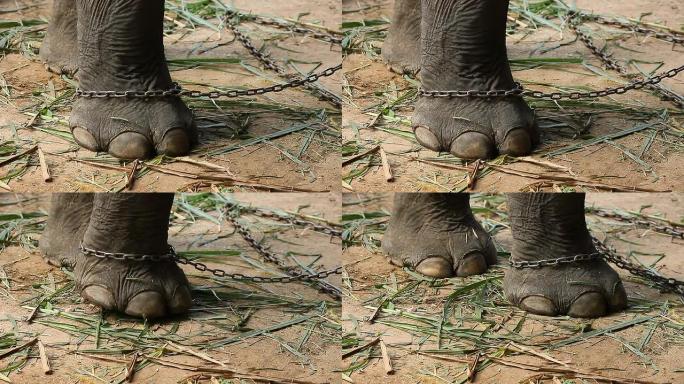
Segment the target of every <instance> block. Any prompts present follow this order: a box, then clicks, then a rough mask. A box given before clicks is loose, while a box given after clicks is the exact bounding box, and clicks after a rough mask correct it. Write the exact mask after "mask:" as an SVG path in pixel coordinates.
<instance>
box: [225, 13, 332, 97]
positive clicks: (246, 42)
mask: <svg viewBox="0 0 684 384" xmlns="http://www.w3.org/2000/svg"><path fill="white" fill-rule="evenodd" d="M226 26H227V27H228V28H229V29H230V30H231V31H232V32H233V34H234V35H235V37H236V38H237V39H238V41H239V42H240V43H242V45H243V46H244V47H245V48H246V49H247V50H248V51H249V53H250V54H251V55H252V56H253V57H254V58H255V59H257V60H258V61H259V62H260V63H261V64H263V65H264V67H266V68H268V69H270V70H272V71H274V72H276V73H277V74H279V75H281V76H283V77H285V78H291V77H292V76H293V75H291V74H289V73H287V71H286V70H285V68H283V67H282V66H281V65H280V64H278V63H277V62H276V61H275V60H273V59H272V58H271V56H270V54H268V53H265V52H262V51H260V50H259V49H257V47H255V46H254V44H253V43H252V41H251V40H250V39H249V37H248V36H247V35H245V34H244V33H242V32H241V31H240V30H239V29H238V28H237V26H236V25H235V24H233V23H231V22H230V21H226ZM339 67H340V68H342V64H340V65H339ZM301 86H303V87H304V88H306V89H308V90H310V91H313V92H315V93H317V94H318V96H319V97H320V98H321V99H323V100H327V101H329V102H331V103H332V104H333V105H335V106H336V107H338V108H339V107H341V106H342V100H341V99H340V98H339V97H338V96H337V95H335V94H333V93H331V92H329V91H327V90H325V89H321V88H319V87H316V86H315V85H313V84H310V83H306V84H302V85H301Z"/></svg>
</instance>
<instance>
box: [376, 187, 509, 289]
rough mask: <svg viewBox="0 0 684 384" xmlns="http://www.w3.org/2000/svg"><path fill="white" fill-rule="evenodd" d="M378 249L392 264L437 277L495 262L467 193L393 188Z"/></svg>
mask: <svg viewBox="0 0 684 384" xmlns="http://www.w3.org/2000/svg"><path fill="white" fill-rule="evenodd" d="M382 248H383V250H384V251H385V253H387V254H388V255H389V260H390V262H391V263H392V264H394V265H397V266H406V267H409V268H413V269H415V270H416V271H417V272H419V273H422V274H424V275H426V276H430V277H437V278H442V277H451V276H470V275H475V274H480V273H484V272H485V271H486V270H487V267H488V266H489V265H492V264H495V263H496V249H495V247H494V243H492V240H491V238H490V237H489V234H488V233H487V232H486V231H485V230H484V229H483V228H482V226H480V224H479V223H478V222H477V221H476V220H475V217H474V216H473V214H472V212H471V211H470V203H469V196H468V194H458V193H396V194H395V195H394V208H393V213H392V218H391V219H390V222H389V225H388V227H387V231H386V232H385V236H384V237H383V240H382Z"/></svg>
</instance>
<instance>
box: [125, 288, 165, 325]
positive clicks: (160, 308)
mask: <svg viewBox="0 0 684 384" xmlns="http://www.w3.org/2000/svg"><path fill="white" fill-rule="evenodd" d="M125 312H126V314H127V315H130V316H135V317H144V318H147V319H154V318H157V317H163V316H164V315H165V314H166V303H165V302H164V297H163V296H162V294H161V293H159V292H154V291H144V292H140V293H138V294H137V295H135V296H134V297H133V298H132V299H130V300H129V301H128V306H126V311H125Z"/></svg>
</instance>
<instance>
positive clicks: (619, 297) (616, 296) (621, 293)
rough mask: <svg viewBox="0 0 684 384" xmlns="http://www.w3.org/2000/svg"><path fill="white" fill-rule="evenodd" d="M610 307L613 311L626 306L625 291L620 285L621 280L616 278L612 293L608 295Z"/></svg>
mask: <svg viewBox="0 0 684 384" xmlns="http://www.w3.org/2000/svg"><path fill="white" fill-rule="evenodd" d="M610 308H611V310H613V311H621V310H623V309H625V308H627V291H625V287H624V286H623V285H622V281H621V280H618V281H617V283H615V285H614V286H613V294H612V295H611V297H610Z"/></svg>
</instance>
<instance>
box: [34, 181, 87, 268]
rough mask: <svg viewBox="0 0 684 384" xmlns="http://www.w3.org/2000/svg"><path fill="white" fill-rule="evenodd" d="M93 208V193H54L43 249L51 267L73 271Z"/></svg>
mask: <svg viewBox="0 0 684 384" xmlns="http://www.w3.org/2000/svg"><path fill="white" fill-rule="evenodd" d="M92 208H93V194H91V193H53V194H52V198H51V202H50V211H49V215H48V219H47V223H46V225H45V230H44V231H43V234H42V235H41V237H40V250H41V251H42V253H43V257H44V258H45V261H47V262H48V264H51V265H54V266H56V267H69V268H73V267H74V265H76V255H77V254H78V252H79V244H80V242H81V239H83V234H84V233H85V231H86V228H88V223H89V222H90V214H91V211H92Z"/></svg>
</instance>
